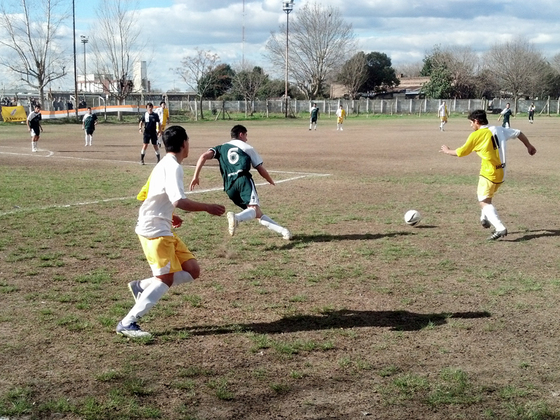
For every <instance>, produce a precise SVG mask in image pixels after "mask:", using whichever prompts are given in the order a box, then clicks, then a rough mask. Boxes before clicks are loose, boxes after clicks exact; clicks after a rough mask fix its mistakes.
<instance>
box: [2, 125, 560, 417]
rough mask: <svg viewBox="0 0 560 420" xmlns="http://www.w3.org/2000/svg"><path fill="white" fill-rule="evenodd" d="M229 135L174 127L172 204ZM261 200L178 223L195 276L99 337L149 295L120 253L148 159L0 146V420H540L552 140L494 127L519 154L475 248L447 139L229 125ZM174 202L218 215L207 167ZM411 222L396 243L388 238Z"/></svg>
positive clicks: (559, 286)
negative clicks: (180, 131) (128, 333)
mask: <svg viewBox="0 0 560 420" xmlns="http://www.w3.org/2000/svg"><path fill="white" fill-rule="evenodd" d="M233 124H234V121H227V120H226V121H216V122H204V123H196V124H195V123H185V124H183V125H184V126H185V127H186V129H187V131H188V133H189V135H190V138H191V147H190V153H191V154H190V156H189V158H188V159H187V160H186V162H185V163H184V166H185V185H188V183H189V182H190V179H191V176H192V172H193V167H192V165H193V164H194V163H195V162H196V159H197V158H198V156H199V155H200V153H202V152H204V151H205V150H206V149H207V148H208V147H210V146H214V145H216V144H219V143H222V142H224V141H226V140H228V137H229V129H230V128H231V126H232V125H233ZM244 124H245V125H246V126H247V127H248V129H249V142H250V143H251V144H252V145H253V146H255V147H256V149H257V150H258V151H259V153H260V154H261V155H262V156H263V158H264V161H265V165H266V167H267V169H268V170H269V172H271V174H272V176H273V177H274V179H275V180H276V181H277V185H276V186H275V187H274V186H270V185H265V184H266V183H265V182H264V180H262V179H261V178H260V177H259V176H258V174H256V173H255V179H256V181H257V183H258V191H259V195H260V198H261V205H262V208H263V210H264V212H265V213H266V214H268V215H269V216H270V217H272V218H273V219H276V220H277V221H278V222H280V223H282V224H283V225H285V226H287V227H288V228H289V229H290V230H291V232H292V233H293V235H294V237H293V240H292V241H289V242H288V241H285V240H283V239H282V238H281V237H280V236H277V235H275V234H273V233H272V232H270V231H269V230H267V229H265V228H263V227H262V226H260V225H259V224H258V223H257V222H255V221H253V222H248V223H245V224H242V225H240V227H239V229H238V233H236V235H235V236H234V237H230V236H229V235H228V234H227V221H226V218H225V217H221V218H217V217H212V216H209V215H207V214H200V213H192V214H186V215H184V219H185V223H184V224H183V226H182V227H181V228H180V229H178V230H177V234H178V235H179V236H180V237H181V238H182V239H183V240H184V241H185V242H186V243H187V245H188V246H189V248H190V249H191V250H192V251H193V252H194V253H195V255H196V256H197V258H198V260H199V263H200V265H201V268H202V274H201V276H200V279H199V280H197V281H196V282H195V283H194V284H191V285H187V286H184V285H183V286H179V287H177V288H172V289H171V290H170V291H169V293H168V294H167V295H166V296H164V298H163V299H162V300H161V301H160V302H159V303H158V305H156V306H155V307H154V309H153V310H152V311H151V312H150V313H149V314H148V315H147V316H146V317H145V318H144V319H143V320H142V322H141V326H142V327H143V328H144V329H146V330H147V331H150V332H151V333H153V334H154V338H153V339H151V340H140V341H134V340H127V339H125V338H122V337H119V336H117V335H116V334H115V326H116V324H117V322H118V321H119V320H120V319H121V318H122V317H123V316H124V315H125V314H126V313H127V312H128V310H129V309H130V308H131V307H132V304H133V299H132V296H131V295H130V294H129V292H128V290H127V287H126V284H127V283H128V282H129V281H131V280H135V279H142V278H146V277H149V276H150V275H151V273H150V270H149V267H148V265H147V263H146V261H145V259H144V256H143V254H142V251H141V248H140V244H139V242H138V239H137V237H136V236H135V234H134V226H135V223H136V217H137V213H138V207H139V202H138V201H137V200H136V199H135V196H136V194H137V192H138V191H139V189H140V188H141V186H142V185H143V184H144V183H145V181H146V179H147V177H148V176H149V173H150V171H151V169H152V168H153V165H154V163H155V157H154V155H153V151H151V150H150V149H148V154H147V156H146V163H147V165H146V166H141V165H140V164H139V153H140V147H141V140H140V137H139V134H138V130H137V128H136V127H137V126H136V125H135V124H123V125H117V124H100V125H99V126H98V129H97V131H96V134H95V138H94V145H93V147H87V148H86V147H84V145H83V144H84V140H83V132H82V131H81V130H80V129H79V128H80V126H79V125H72V124H67V125H62V124H46V125H45V126H44V127H45V131H44V133H43V135H42V136H41V140H40V142H39V148H40V151H39V152H38V153H31V147H30V139H29V135H28V133H27V132H26V130H25V127H24V126H21V125H0V185H1V187H0V232H1V234H0V302H1V305H0V418H2V417H6V418H10V419H51V418H52V419H55V418H56V419H249V420H252V419H255V420H256V419H361V418H367V419H442V420H443V419H535V420H539V419H560V400H559V399H560V361H559V358H558V337H559V333H560V328H559V325H558V319H559V317H560V310H559V308H558V301H559V300H560V275H559V274H558V272H559V267H560V258H559V242H558V237H559V235H560V222H559V217H558V216H559V213H560V210H559V206H558V203H559V200H560V192H559V189H558V185H559V181H560V179H559V178H560V174H559V172H558V152H559V149H560V146H559V143H558V140H557V131H558V129H557V126H558V119H556V118H545V117H542V118H537V120H536V122H535V124H534V125H530V124H529V123H528V122H527V121H526V120H525V119H522V118H517V119H514V120H513V124H514V127H516V128H520V129H521V130H522V131H523V132H524V133H525V134H527V136H528V137H529V138H530V140H531V141H532V142H533V144H534V145H535V147H536V148H537V150H538V152H537V155H535V156H534V157H531V156H529V155H528V154H527V153H526V151H525V148H524V146H523V145H522V144H521V142H519V141H517V140H514V141H512V142H510V143H509V149H508V159H509V160H508V178H507V180H506V183H505V184H504V185H503V187H502V188H501V189H500V191H499V193H498V194H497V196H496V198H495V200H494V203H495V205H496V207H497V209H498V211H499V213H500V216H501V217H502V220H503V221H504V223H505V224H506V226H507V227H508V231H509V234H508V236H507V237H506V238H504V239H503V240H500V241H497V242H487V241H486V237H487V236H488V235H489V234H490V232H489V231H488V230H484V229H482V228H481V227H480V225H479V222H478V217H479V208H478V204H477V203H476V183H477V175H478V170H479V166H480V160H479V158H478V157H477V156H475V155H473V156H469V157H466V158H462V159H459V158H453V157H450V156H444V155H442V154H440V153H438V150H439V147H440V146H441V144H447V145H449V146H450V147H452V148H455V147H458V146H460V145H462V144H463V142H464V141H465V140H466V138H467V136H468V135H469V133H470V127H469V123H468V121H467V120H466V118H464V117H454V118H452V119H451V120H450V123H449V124H448V125H447V126H446V131H445V132H440V131H439V129H438V126H439V121H438V119H437V118H431V119H430V118H418V117H414V116H411V117H401V118H399V117H393V118H363V117H362V118H355V119H353V118H350V119H348V120H347V121H346V122H345V128H344V131H343V132H337V131H336V129H335V128H336V123H335V120H334V118H331V119H326V118H322V119H320V120H319V127H318V130H317V131H308V123H307V121H306V120H288V121H284V120H273V121H269V122H266V121H248V122H246V123H244ZM209 165H210V166H208V167H206V168H205V169H204V170H203V172H202V177H201V188H200V189H199V190H198V191H195V192H194V193H193V194H192V195H189V198H192V199H194V200H198V201H205V202H216V203H222V204H224V205H226V207H227V209H228V211H233V210H235V208H234V206H233V204H232V203H230V202H229V201H228V200H227V197H226V195H225V194H224V193H223V191H221V189H220V187H221V181H220V176H219V171H218V170H217V168H216V166H215V164H214V163H213V162H212V163H209ZM409 209H416V210H419V211H420V212H421V213H422V215H423V217H424V218H423V220H422V222H421V223H420V224H419V225H418V226H417V227H415V228H411V227H409V226H407V225H406V224H405V223H404V221H403V216H404V213H405V212H406V211H407V210H409Z"/></svg>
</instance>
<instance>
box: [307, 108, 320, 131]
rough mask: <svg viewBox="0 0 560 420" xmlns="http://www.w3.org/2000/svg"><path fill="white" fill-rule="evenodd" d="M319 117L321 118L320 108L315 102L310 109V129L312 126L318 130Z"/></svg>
mask: <svg viewBox="0 0 560 420" xmlns="http://www.w3.org/2000/svg"><path fill="white" fill-rule="evenodd" d="M317 118H319V108H317V104H313V106H312V107H311V110H310V111H309V131H311V129H312V128H314V129H315V130H317Z"/></svg>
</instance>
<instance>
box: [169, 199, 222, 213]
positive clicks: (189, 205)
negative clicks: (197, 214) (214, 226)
mask: <svg viewBox="0 0 560 420" xmlns="http://www.w3.org/2000/svg"><path fill="white" fill-rule="evenodd" d="M173 205H174V206H175V207H176V208H178V209H181V210H185V211H205V212H206V213H208V214H211V215H214V216H221V215H222V214H224V213H225V212H226V208H225V207H224V206H222V205H221V204H207V203H200V202H198V201H193V200H189V199H188V198H181V199H180V200H178V201H176V202H175V203H173Z"/></svg>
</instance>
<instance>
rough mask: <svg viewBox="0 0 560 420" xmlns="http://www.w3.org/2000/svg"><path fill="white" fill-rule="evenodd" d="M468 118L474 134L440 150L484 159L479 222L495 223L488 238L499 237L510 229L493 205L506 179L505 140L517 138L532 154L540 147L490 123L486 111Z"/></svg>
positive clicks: (486, 224)
mask: <svg viewBox="0 0 560 420" xmlns="http://www.w3.org/2000/svg"><path fill="white" fill-rule="evenodd" d="M468 118H469V120H470V122H471V127H472V129H473V130H474V133H472V134H471V135H470V136H469V138H468V139H467V141H466V143H465V144H464V145H463V146H461V147H459V148H458V149H455V150H452V149H450V148H449V147H447V146H446V145H443V146H441V149H440V152H442V153H445V154H446V155H451V156H459V157H463V156H467V155H469V154H470V153H471V152H476V153H477V154H478V156H480V158H481V159H482V164H481V167H480V177H479V181H478V188H477V195H478V202H479V203H480V207H481V208H482V211H481V215H480V223H481V225H482V227H484V228H489V227H490V226H494V229H495V231H494V233H493V234H492V235H490V237H488V239H489V240H496V239H499V238H502V237H504V236H506V235H507V229H506V227H505V226H504V224H503V223H502V221H501V220H500V218H499V216H498V212H497V211H496V208H495V207H494V205H493V204H492V198H493V197H494V194H495V193H496V192H497V191H498V188H500V185H502V183H503V182H504V179H505V171H506V141H507V140H509V139H513V138H518V139H519V140H520V141H521V142H522V143H523V144H524V145H525V147H526V148H527V152H528V153H529V154H530V155H531V156H532V155H534V154H535V153H537V149H535V147H534V146H533V145H532V144H531V143H530V142H529V139H528V138H527V136H525V134H523V133H522V132H521V131H519V130H515V129H512V128H503V127H495V126H489V125H488V118H487V117H486V112H484V111H483V110H481V109H479V110H476V111H473V112H471V113H470V114H469V116H468Z"/></svg>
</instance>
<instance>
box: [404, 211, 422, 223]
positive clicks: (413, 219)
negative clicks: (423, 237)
mask: <svg viewBox="0 0 560 420" xmlns="http://www.w3.org/2000/svg"><path fill="white" fill-rule="evenodd" d="M420 220H422V215H421V214H420V212H418V211H416V210H409V211H407V212H406V214H405V215H404V221H405V222H406V224H407V225H410V226H416V225H417V224H418V223H420Z"/></svg>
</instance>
